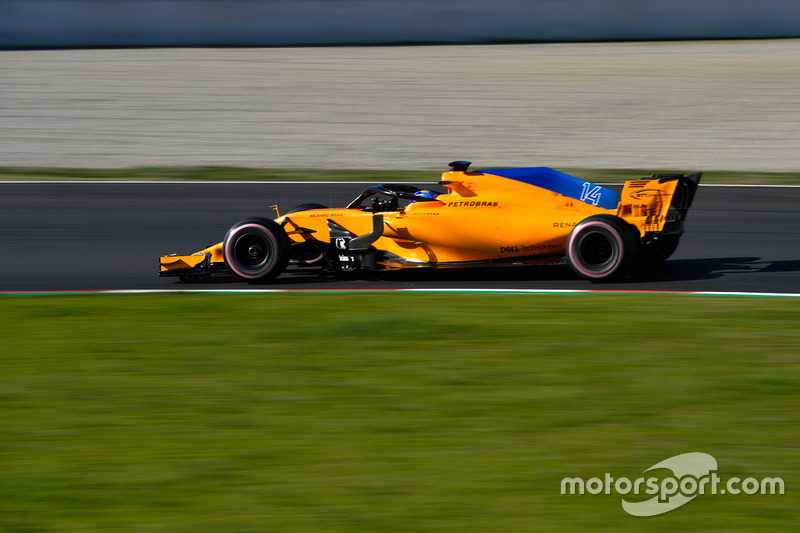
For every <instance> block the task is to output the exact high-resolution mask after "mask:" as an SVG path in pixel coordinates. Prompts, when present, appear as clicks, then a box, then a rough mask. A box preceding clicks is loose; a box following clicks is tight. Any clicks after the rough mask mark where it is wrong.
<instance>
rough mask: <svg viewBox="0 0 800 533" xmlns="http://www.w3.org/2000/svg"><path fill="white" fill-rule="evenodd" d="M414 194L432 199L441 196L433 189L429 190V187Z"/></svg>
mask: <svg viewBox="0 0 800 533" xmlns="http://www.w3.org/2000/svg"><path fill="white" fill-rule="evenodd" d="M414 196H419V197H420V198H428V199H430V200H433V199H434V198H436V197H437V196H439V194H438V193H435V192H433V191H429V190H427V189H422V190H420V191H417V192H415V193H414Z"/></svg>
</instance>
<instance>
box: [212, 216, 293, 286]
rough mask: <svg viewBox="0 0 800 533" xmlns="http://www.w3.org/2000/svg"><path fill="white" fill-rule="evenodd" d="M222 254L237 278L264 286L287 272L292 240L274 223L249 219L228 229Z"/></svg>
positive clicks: (262, 219) (259, 219)
mask: <svg viewBox="0 0 800 533" xmlns="http://www.w3.org/2000/svg"><path fill="white" fill-rule="evenodd" d="M222 255H223V257H224V259H225V264H226V265H227V267H228V270H230V271H231V273H232V274H233V275H234V276H236V277H237V278H239V279H241V280H244V281H247V282H249V283H263V282H266V281H270V280H272V279H275V278H276V277H277V276H279V275H280V274H281V273H282V272H283V271H284V270H285V269H286V265H287V264H288V263H289V238H288V237H287V236H286V232H285V231H284V229H283V228H282V227H281V226H280V225H278V224H277V223H276V222H274V221H272V220H269V219H267V218H248V219H247V220H242V221H241V222H237V223H236V224H234V225H233V226H232V227H231V229H229V230H228V233H227V234H226V235H225V240H224V241H222Z"/></svg>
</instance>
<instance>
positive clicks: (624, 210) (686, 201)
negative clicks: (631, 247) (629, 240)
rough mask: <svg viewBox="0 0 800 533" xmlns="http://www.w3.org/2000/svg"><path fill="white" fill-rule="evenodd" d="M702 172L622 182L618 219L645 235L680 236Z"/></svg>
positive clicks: (659, 175)
mask: <svg viewBox="0 0 800 533" xmlns="http://www.w3.org/2000/svg"><path fill="white" fill-rule="evenodd" d="M701 177H702V173H700V172H697V173H694V174H689V175H688V176H686V175H684V174H654V175H652V176H651V177H650V178H643V179H640V180H632V181H627V182H625V187H624V188H623V189H622V193H621V194H620V201H619V206H618V207H617V216H619V217H620V218H623V219H625V220H626V221H627V222H629V223H630V224H633V225H634V226H636V227H637V228H638V229H639V232H640V234H641V235H642V236H644V235H645V234H647V233H653V232H659V233H662V234H671V235H680V234H681V233H683V221H684V220H685V219H686V214H687V213H688V212H689V208H690V207H691V206H692V201H693V200H694V195H695V193H696V192H697V186H698V184H699V183H700V178H701Z"/></svg>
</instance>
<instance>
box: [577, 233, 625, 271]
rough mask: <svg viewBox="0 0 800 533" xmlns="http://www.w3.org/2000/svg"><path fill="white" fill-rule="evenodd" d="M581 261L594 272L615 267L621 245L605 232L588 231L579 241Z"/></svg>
mask: <svg viewBox="0 0 800 533" xmlns="http://www.w3.org/2000/svg"><path fill="white" fill-rule="evenodd" d="M578 250H579V254H580V258H581V262H582V263H583V264H584V265H585V267H586V268H587V269H588V270H591V271H592V272H603V271H605V270H608V269H609V268H611V267H613V265H614V264H615V262H616V260H617V257H618V256H619V246H618V244H617V242H616V241H615V240H614V239H611V238H610V237H609V236H608V235H607V234H606V233H605V232H601V231H593V232H590V233H587V234H586V235H584V236H583V238H581V240H580V242H579V243H578Z"/></svg>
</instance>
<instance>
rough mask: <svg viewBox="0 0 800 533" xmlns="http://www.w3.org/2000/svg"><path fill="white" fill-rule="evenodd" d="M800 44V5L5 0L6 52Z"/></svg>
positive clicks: (1, 14) (2, 38)
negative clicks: (724, 41) (742, 41)
mask: <svg viewBox="0 0 800 533" xmlns="http://www.w3.org/2000/svg"><path fill="white" fill-rule="evenodd" d="M762 37H800V2H798V1H797V0H758V1H756V0H501V1H495V2H491V1H488V0H0V46H2V47H6V48H9V47H11V48H14V47H18V48H26V47H86V46H192V45H197V46H213V45H221V46H226V45H241V46H286V45H325V44H396V43H486V42H509V41H595V40H656V39H713V38H732V39H733V38H762Z"/></svg>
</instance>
